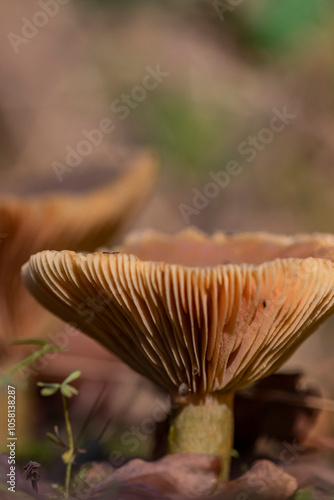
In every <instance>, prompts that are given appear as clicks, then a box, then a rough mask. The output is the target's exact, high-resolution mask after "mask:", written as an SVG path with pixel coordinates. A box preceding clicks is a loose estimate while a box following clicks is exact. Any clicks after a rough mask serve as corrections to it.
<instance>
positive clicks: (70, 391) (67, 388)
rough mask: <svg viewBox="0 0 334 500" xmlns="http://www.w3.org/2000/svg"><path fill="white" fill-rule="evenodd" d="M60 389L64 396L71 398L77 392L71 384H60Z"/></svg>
mask: <svg viewBox="0 0 334 500" xmlns="http://www.w3.org/2000/svg"><path fill="white" fill-rule="evenodd" d="M60 391H61V393H62V395H63V396H65V398H71V397H72V396H76V395H77V394H78V393H79V391H78V390H77V389H76V388H75V387H72V386H71V385H61V387H60Z"/></svg>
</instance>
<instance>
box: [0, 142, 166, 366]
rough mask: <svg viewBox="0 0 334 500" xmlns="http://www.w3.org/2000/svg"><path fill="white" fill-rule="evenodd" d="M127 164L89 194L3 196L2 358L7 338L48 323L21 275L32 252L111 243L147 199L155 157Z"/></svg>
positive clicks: (137, 158)
mask: <svg viewBox="0 0 334 500" xmlns="http://www.w3.org/2000/svg"><path fill="white" fill-rule="evenodd" d="M125 168H126V171H125V172H124V174H123V175H121V177H120V178H119V179H118V180H116V181H114V180H113V181H112V182H109V183H108V184H105V185H104V187H102V188H100V189H95V190H93V191H91V192H88V193H87V192H85V193H84V194H80V193H76V194H68V193H67V194H59V193H57V194H54V195H52V196H51V195H47V196H46V195H43V196H41V195H40V196H34V197H28V198H18V197H14V196H6V197H2V198H1V199H0V236H2V237H1V238H0V276H1V281H0V358H1V354H4V353H5V352H6V347H5V343H4V339H7V338H12V337H22V336H33V337H35V336H37V335H39V334H40V330H41V328H42V327H43V325H44V320H45V317H43V315H42V314H41V313H42V312H43V311H42V309H41V308H38V310H37V308H36V304H35V302H34V301H32V300H31V297H30V296H29V294H28V293H27V291H26V290H25V288H24V287H23V286H22V282H21V278H20V269H21V266H22V264H23V263H24V262H25V261H26V260H27V259H28V257H29V256H30V255H31V254H32V253H36V252H37V251H40V250H43V249H44V248H54V249H59V250H60V249H62V248H66V247H69V248H72V249H74V250H88V251H92V250H94V249H95V248H96V247H98V246H100V245H106V244H108V243H109V242H110V240H111V239H112V238H113V237H114V236H115V234H116V233H117V231H118V230H119V229H120V228H122V227H123V226H124V225H125V224H127V223H128V221H129V219H131V218H132V217H133V216H134V215H135V214H136V212H137V211H138V209H139V208H140V207H141V205H142V204H143V202H144V200H145V199H146V198H147V195H148V194H149V192H150V191H151V189H152V186H153V185H154V183H155V180H156V173H157V168H156V159H155V157H154V156H153V155H151V154H149V153H146V152H145V153H144V152H143V153H141V154H137V155H136V156H134V157H133V158H132V160H131V161H130V163H129V164H128V165H126V167H125ZM34 313H36V314H34ZM40 322H41V323H40Z"/></svg>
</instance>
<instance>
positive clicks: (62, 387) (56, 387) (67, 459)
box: [37, 371, 85, 500]
mask: <svg viewBox="0 0 334 500" xmlns="http://www.w3.org/2000/svg"><path fill="white" fill-rule="evenodd" d="M80 375H81V372H80V371H75V372H73V373H71V374H70V375H69V376H68V377H67V378H66V379H65V380H64V381H63V382H62V383H61V384H57V383H47V382H37V385H38V386H39V387H42V389H41V395H42V396H53V395H54V394H55V393H56V392H57V391H60V394H61V397H62V401H63V408H64V417H65V424H66V431H67V438H68V443H65V442H64V441H63V440H62V439H61V437H60V435H59V430H58V427H55V428H54V434H52V433H51V432H48V433H47V436H48V438H49V439H50V440H51V441H52V442H53V443H55V444H56V445H58V446H60V447H61V448H64V449H65V450H66V451H64V453H63V454H62V460H63V462H64V464H65V465H66V479H65V498H66V500H68V498H69V490H70V482H71V471H72V464H73V462H74V459H75V456H76V454H77V453H85V450H81V449H76V448H75V447H74V440H73V432H72V426H71V422H70V418H69V412H68V405H67V398H71V397H73V396H76V395H77V394H78V390H77V389H76V388H75V387H73V386H72V385H70V382H73V381H74V380H76V379H77V378H79V377H80Z"/></svg>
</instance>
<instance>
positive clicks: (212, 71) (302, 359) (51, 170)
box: [0, 0, 334, 452]
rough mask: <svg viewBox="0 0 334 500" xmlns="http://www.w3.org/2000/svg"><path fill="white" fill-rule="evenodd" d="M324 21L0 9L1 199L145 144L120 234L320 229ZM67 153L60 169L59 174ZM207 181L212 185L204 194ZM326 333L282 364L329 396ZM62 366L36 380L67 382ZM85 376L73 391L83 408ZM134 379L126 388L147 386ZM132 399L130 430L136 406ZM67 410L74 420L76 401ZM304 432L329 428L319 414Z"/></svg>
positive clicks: (317, 3)
mask: <svg viewBox="0 0 334 500" xmlns="http://www.w3.org/2000/svg"><path fill="white" fill-rule="evenodd" d="M333 21H334V4H333V2H332V1H331V0H295V1H294V2H291V1H289V0H280V1H279V2H272V1H270V0H257V1H256V2H249V1H247V0H244V1H242V0H240V1H239V2H238V1H235V0H234V1H230V2H229V1H227V0H226V1H223V0H220V1H211V0H210V1H208V2H207V1H204V0H203V1H201V0H192V1H188V0H186V1H183V2H177V1H176V0H169V1H165V0H161V1H160V2H153V1H150V0H142V1H141V2H136V1H134V0H123V1H122V2H119V1H117V0H80V1H79V0H66V1H65V0H62V1H61V0H48V1H47V0H44V1H43V0H39V1H34V0H24V2H23V1H22V0H11V1H10V2H6V5H3V6H2V13H1V21H0V23H1V28H2V44H1V47H0V58H1V69H0V72H1V78H0V131H1V133H0V148H1V155H0V183H1V191H2V192H5V193H6V192H9V191H12V189H13V185H14V184H15V185H16V186H19V185H20V178H21V176H22V179H23V178H24V179H25V180H24V181H22V182H25V183H27V182H29V184H34V182H35V180H36V179H38V176H39V175H41V176H43V177H45V176H48V177H49V179H50V183H51V184H50V183H49V184H50V185H51V186H54V189H59V185H60V184H61V182H60V180H64V181H66V180H67V179H69V178H74V176H75V178H76V179H78V182H80V175H81V172H82V171H83V170H84V169H85V168H87V165H88V164H89V167H90V168H92V169H94V168H97V167H98V166H100V165H103V166H108V165H111V166H116V167H117V165H119V164H121V163H122V161H123V160H124V158H125V157H126V156H127V154H128V152H129V151H131V150H133V149H137V148H147V147H149V148H150V149H152V150H154V151H156V152H157V153H158V156H159V158H160V161H161V171H160V178H159V182H158V185H157V189H156V191H155V193H154V195H153V196H152V197H151V199H150V201H149V202H148V203H147V205H146V207H145V209H144V211H143V212H142V213H141V215H140V216H139V218H138V219H137V220H136V222H135V224H134V227H135V228H143V227H153V228H156V229H160V230H162V231H166V232H174V231H177V230H180V229H182V228H184V227H187V226H189V225H195V226H197V227H199V228H201V229H203V230H205V231H206V232H212V231H214V230H218V229H219V230H227V231H241V230H251V231H254V230H261V231H262V230H263V231H272V232H277V233H286V234H292V233H296V232H299V233H300V232H327V233H333V232H334V222H333V212H334V197H333V184H334V170H333V156H334V141H333V139H332V138H333V134H334V94H333V86H334V60H333V42H334V34H333ZM105 119H108V120H109V121H110V120H111V122H112V125H110V122H108V124H109V126H110V127H112V131H110V127H109V129H108V132H103V140H102V141H100V142H99V141H97V142H99V144H98V145H93V147H92V148H90V150H89V154H87V151H85V150H84V148H83V146H82V145H80V141H82V140H84V139H87V135H89V134H90V133H92V131H93V130H96V129H99V128H100V130H101V120H102V121H103V120H105ZM90 137H93V135H90ZM73 151H74V153H73ZM75 153H76V154H75ZM68 154H70V155H72V156H71V158H70V159H72V162H74V163H72V164H71V165H70V168H65V169H64V165H65V166H66V158H67V159H68ZM78 154H79V156H80V158H81V159H82V162H80V163H79V161H80V160H78ZM73 155H74V156H73ZM73 158H74V159H73ZM75 163H78V165H76V166H73V165H74V164H75ZM231 166H233V169H234V170H233V169H232V167H231ZM67 167H68V165H67ZM116 167H115V168H116ZM113 168H114V167H113ZM81 169H82V170H81ZM226 172H230V173H229V175H226ZM232 172H233V173H232ZM72 175H73V177H72ZM214 176H216V177H215V178H216V179H217V178H219V179H220V180H221V184H217V183H216V184H215V186H212V185H211V187H210V186H209V183H212V182H213V178H214ZM222 179H223V181H224V182H223V181H222ZM36 182H37V181H36ZM333 328H334V321H333V320H331V321H328V322H327V323H326V325H325V326H323V327H322V328H321V330H320V331H319V332H318V333H317V334H316V335H314V336H313V337H312V338H310V339H309V340H308V341H307V342H305V344H304V345H303V346H302V347H301V348H300V349H299V350H298V352H297V353H296V354H295V355H294V356H293V357H292V358H291V360H290V361H289V362H288V363H287V365H286V367H287V368H289V369H301V370H303V371H304V373H305V375H306V379H307V380H309V381H311V382H312V383H317V384H318V385H319V387H320V388H321V391H322V393H323V394H324V395H325V396H326V397H328V398H333V396H334V380H333V377H332V376H331V374H332V372H333V370H332V367H333V362H334V335H333ZM85 341H86V340H85ZM87 342H89V341H87ZM80 345H81V346H83V345H84V344H80ZM77 349H78V348H77ZM82 349H84V347H82ZM90 349H91V348H90V347H89V346H88V347H87V349H86V351H85V352H83V354H82V356H83V357H84V358H85V359H86V358H87V352H88V351H89V350H90ZM96 349H97V348H96ZM76 353H77V354H76V355H77V356H79V357H80V356H81V354H80V353H78V351H76ZM99 356H100V354H99ZM104 356H105V357H106V358H108V356H109V354H101V357H104ZM99 359H100V358H99ZM79 364H80V363H79ZM64 366H65V365H64V364H62V363H59V364H58V368H55V369H54V371H52V370H51V372H50V375H49V377H50V378H53V379H54V378H55V376H56V375H57V373H58V376H59V377H60V378H61V377H63V376H66V374H67V373H68V371H66V370H63V371H64V372H65V371H66V373H61V372H62V368H61V367H64ZM103 366H104V365H103ZM108 366H109V365H108ZM76 368H78V366H74V365H73V363H72V362H71V363H70V364H69V369H76ZM57 370H58V372H57ZM94 370H95V371H94ZM102 371H103V373H104V376H105V374H106V373H107V371H106V370H105V369H102V368H101V372H102ZM116 372H117V370H116ZM116 372H115V373H116ZM91 373H95V375H94V376H95V379H99V375H97V374H96V369H95V368H92V371H91ZM113 373H114V372H113ZM91 376H92V375H89V376H87V381H86V384H87V390H83V388H82V391H81V394H82V396H80V397H81V398H82V399H83V398H88V399H89V400H90V401H89V404H90V405H94V401H93V400H92V398H91V397H90V396H89V394H92V392H94V393H95V394H96V392H97V389H96V387H95V386H94V382H92V381H91V380H90V381H89V378H90V377H91ZM131 376H133V375H131ZM131 376H130V375H129V377H130V378H131ZM45 377H46V379H47V376H45ZM110 379H112V369H110ZM124 380H125V379H124ZM135 380H136V381H135V382H133V379H131V382H129V385H130V386H131V387H133V385H134V387H137V386H136V385H135V384H141V383H143V384H144V385H145V384H146V382H142V381H141V380H139V379H138V380H137V378H136V377H135ZM111 383H112V384H115V378H113V379H112V382H110V380H109V382H108V384H111ZM116 385H117V384H116ZM92 387H93V388H94V389H93V390H91V389H92ZM99 387H100V386H99ZM118 387H119V386H118ZM131 390H133V389H129V391H128V392H126V394H128V396H129V398H130V400H131V394H132V393H131ZM152 390H153V389H152ZM115 391H116V389H114V392H113V404H112V405H111V406H110V407H112V408H113V411H114V412H115V413H117V412H119V413H118V414H119V415H121V414H122V412H124V411H125V410H124V408H125V407H126V405H127V404H128V403H129V400H127V398H126V397H125V400H124V401H122V402H121V403H120V402H119V400H122V397H123V399H124V391H123V390H122V388H121V390H120V391H119V392H120V395H119V399H117V397H116V395H115V394H116V392H115ZM153 391H155V389H154V390H153ZM148 392H149V391H148ZM142 395H143V396H142V397H143V401H141V404H138V408H139V409H138V412H139V413H138V414H137V416H134V417H133V418H134V420H135V419H136V418H139V417H138V415H141V416H142V415H143V411H144V410H143V408H147V400H146V399H145V398H146V397H147V391H144V390H143V391H142ZM114 396H115V397H114ZM154 397H155V393H154V395H153V399H154ZM36 398H38V395H37V394H36ZM139 399H140V398H139ZM116 400H117V401H118V402H116ZM127 401H128V403H127ZM77 404H78V408H77V414H76V415H77V417H78V415H79V414H80V413H82V407H85V408H88V406H89V404H88V402H87V405H86V406H85V405H84V403H83V402H81V403H80V404H81V405H82V406H80V404H79V403H77ZM85 404H86V403H85ZM108 404H109V403H108ZM122 405H125V406H122ZM130 406H131V405H130ZM49 408H50V407H49ZM115 408H116V409H115ZM117 408H118V409H117ZM122 408H123V409H122ZM132 410H133V411H134V414H135V415H136V412H135V409H134V406H132ZM132 410H131V411H132ZM45 411H46V410H45ZM144 413H145V412H144ZM101 415H102V413H100V417H99V418H100V420H97V421H96V422H97V423H96V426H97V427H98V428H99V429H102V428H103V425H104V424H105V423H106V421H107V420H108V418H109V416H110V412H109V413H108V411H105V421H104V422H102V416H101ZM108 415H109V416H108ZM49 417H50V420H52V419H51V416H50V415H49ZM59 418H60V417H59ZM96 418H97V417H96ZM129 419H130V420H131V418H130V417H129ZM48 425H50V424H49V422H48V423H47V425H45V427H47V426H48ZM124 425H125V428H128V427H126V426H128V425H129V424H128V423H125V424H124ZM318 426H320V427H319V429H320V430H319V432H320V433H321V432H326V433H329V434H330V433H332V432H334V422H333V417H332V413H329V412H325V413H323V415H322V416H321V419H320V420H319V423H318ZM324 430H325V431H324ZM92 436H93V437H94V432H92ZM110 436H111V434H110V432H109V436H108V437H109V438H110V439H111V437H110ZM95 437H96V436H95ZM144 444H145V443H144ZM127 451H128V450H127ZM135 452H137V450H135Z"/></svg>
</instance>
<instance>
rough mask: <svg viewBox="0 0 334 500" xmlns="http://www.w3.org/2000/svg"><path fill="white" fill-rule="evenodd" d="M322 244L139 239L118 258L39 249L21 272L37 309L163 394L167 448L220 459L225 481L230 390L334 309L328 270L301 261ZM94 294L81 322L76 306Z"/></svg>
mask: <svg viewBox="0 0 334 500" xmlns="http://www.w3.org/2000/svg"><path fill="white" fill-rule="evenodd" d="M319 238H320V237H318V236H314V237H313V236H308V237H306V236H305V237H296V239H293V238H286V239H284V238H283V237H282V238H281V239H280V238H279V237H274V236H273V237H272V236H270V235H266V236H265V235H262V234H260V235H256V234H254V235H236V236H225V235H223V234H215V235H213V236H212V237H208V236H205V235H203V234H202V233H199V232H197V231H194V230H191V231H186V232H183V233H180V234H178V235H176V236H167V235H163V234H156V233H154V232H148V233H144V234H143V235H141V236H140V235H139V236H138V235H136V236H134V237H132V238H130V239H128V240H126V241H125V243H124V245H123V246H122V247H120V248H118V249H117V250H118V251H117V252H115V253H109V254H105V253H93V254H86V255H84V254H80V253H75V252H73V251H66V250H65V251H62V252H55V251H44V252H41V253H38V254H36V255H34V256H32V257H31V258H30V261H29V262H28V263H27V264H26V265H25V266H24V267H23V273H22V274H23V280H24V282H25V284H26V286H27V288H28V289H29V290H30V292H31V293H32V294H33V295H34V296H35V297H36V298H37V300H39V301H40V302H41V303H42V304H43V305H44V306H45V307H46V308H48V309H50V310H51V311H52V312H54V313H55V314H57V315H58V316H60V317H61V318H62V319H64V320H66V321H75V322H76V324H77V325H78V327H79V328H81V329H82V330H83V331H84V332H86V333H87V334H88V335H90V336H91V337H93V338H94V339H96V340H98V341H99V342H101V343H102V344H103V345H104V346H105V347H106V348H108V349H110V350H111V351H112V352H114V353H115V354H116V355H117V356H119V357H120V358H121V359H122V360H123V361H124V362H125V363H127V364H128V365H129V366H130V367H131V368H133V369H134V370H136V371H137V372H139V373H141V374H142V375H144V376H146V377H147V378H149V379H150V380H151V381H153V382H155V383H156V384H158V385H160V386H162V387H164V388H165V389H167V390H168V391H170V392H171V393H172V395H173V398H174V401H175V402H177V403H178V404H179V405H180V407H179V409H178V412H177V414H176V416H175V418H174V421H173V423H172V426H171V429H170V433H169V448H170V452H172V453H187V452H195V453H209V454H216V455H220V456H221V457H222V459H223V463H224V466H223V475H224V478H227V477H228V471H229V462H230V455H231V447H232V442H233V397H234V393H235V391H237V390H239V389H242V388H245V387H247V386H248V385H249V384H251V383H252V382H254V381H256V380H258V379H260V378H262V377H265V376H267V375H269V374H270V373H272V372H274V371H275V370H276V369H277V368H278V367H279V366H281V365H282V363H283V362H284V361H285V360H286V359H287V358H288V357H289V356H290V355H291V354H292V353H293V352H294V350H295V349H296V348H297V347H298V346H299V345H300V343H301V342H302V341H303V340H305V338H307V337H308V336H309V335H310V334H311V333H312V332H313V331H314V330H315V329H316V327H317V326H318V324H319V323H320V321H322V320H324V319H325V317H326V316H328V315H329V314H331V313H332V312H333V311H334V264H333V263H332V262H331V261H330V260H323V259H315V258H306V259H300V258H298V253H299V252H300V253H301V254H303V252H304V253H306V251H305V247H307V252H310V253H311V250H310V249H313V248H318V244H317V243H315V242H316V241H318V240H319ZM303 240H305V244H304V245H303V243H302V241H303ZM284 242H285V244H284ZM306 243H307V244H306ZM297 247H298V251H297ZM290 253H293V255H294V257H295V258H286V257H290ZM261 256H263V257H264V260H265V261H266V262H264V263H262V264H260V260H261ZM277 256H283V257H284V258H276V257H277ZM303 256H304V255H303ZM272 259H276V260H272ZM252 260H254V261H255V264H256V265H254V264H252V263H251V261H252ZM225 261H229V262H230V263H228V264H224V262H225ZM244 262H247V263H244ZM101 293H103V298H104V303H105V307H104V308H103V310H102V311H101V312H98V313H96V314H94V317H93V319H92V320H91V321H90V322H89V323H87V321H85V318H84V316H83V313H82V310H81V309H78V308H79V305H80V304H82V302H85V301H87V299H91V298H93V297H94V296H96V295H97V294H101Z"/></svg>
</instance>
